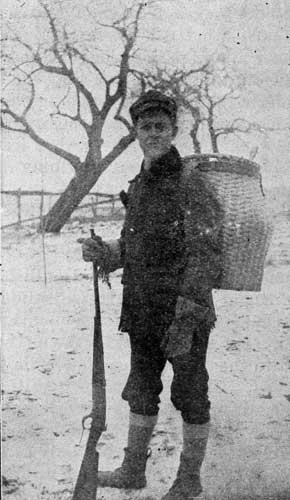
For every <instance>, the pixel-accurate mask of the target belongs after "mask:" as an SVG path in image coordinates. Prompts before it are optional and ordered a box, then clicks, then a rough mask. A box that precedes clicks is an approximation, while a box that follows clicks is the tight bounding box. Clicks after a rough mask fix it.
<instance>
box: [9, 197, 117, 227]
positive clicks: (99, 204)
mask: <svg viewBox="0 0 290 500" xmlns="http://www.w3.org/2000/svg"><path fill="white" fill-rule="evenodd" d="M61 194H62V192H55V191H44V190H24V189H23V190H22V189H17V190H5V189H3V190H1V195H5V196H11V197H12V198H15V199H16V207H15V211H16V215H15V217H16V220H15V221H14V222H10V223H7V224H3V225H1V228H2V229H5V228H7V227H12V226H17V225H18V226H21V224H23V223H25V222H32V221H37V220H39V221H41V220H43V217H44V216H45V214H44V206H45V198H46V197H48V198H49V199H50V198H52V197H55V196H60V195H61ZM26 197H34V198H35V197H39V206H38V213H39V215H37V216H33V217H26V218H23V211H22V209H23V203H22V202H23V199H24V198H26ZM85 198H90V201H89V202H86V203H83V204H82V205H79V206H78V207H76V208H75V210H74V212H75V211H80V210H84V209H90V210H91V214H92V217H94V218H96V217H97V214H98V213H99V212H100V210H101V211H102V215H105V216H112V215H113V214H114V212H115V211H117V212H120V211H121V210H122V205H121V203H120V197H119V195H116V194H112V193H99V192H90V193H88V194H87V195H86V196H85ZM2 200H3V197H2ZM2 205H3V208H5V204H4V203H2ZM35 210H37V209H36V208H35Z"/></svg>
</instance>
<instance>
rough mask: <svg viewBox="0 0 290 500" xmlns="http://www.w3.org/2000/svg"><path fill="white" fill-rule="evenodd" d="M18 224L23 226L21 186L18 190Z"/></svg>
mask: <svg viewBox="0 0 290 500" xmlns="http://www.w3.org/2000/svg"><path fill="white" fill-rule="evenodd" d="M17 224H18V226H19V227H20V226H21V188H19V189H18V191H17Z"/></svg>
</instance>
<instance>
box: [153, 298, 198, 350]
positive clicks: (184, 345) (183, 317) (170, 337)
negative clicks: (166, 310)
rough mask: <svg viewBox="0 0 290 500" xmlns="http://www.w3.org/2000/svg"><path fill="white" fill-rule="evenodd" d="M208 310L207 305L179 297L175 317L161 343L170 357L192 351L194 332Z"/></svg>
mask: <svg viewBox="0 0 290 500" xmlns="http://www.w3.org/2000/svg"><path fill="white" fill-rule="evenodd" d="M207 311H208V308H207V307H202V306H200V305H198V304H196V303H195V302H194V301H193V300H190V299H187V298H186V297H182V296H180V297H178V299H177V303H176V307H175V317H174V319H173V321H172V323H171V325H170V327H169V329H168V331H167V334H166V336H165V338H164V340H163V342H162V345H161V348H162V349H163V352H164V354H165V356H166V357H167V358H168V359H169V358H174V357H175V356H180V355H182V354H186V353H188V352H189V351H190V349H191V346H192V338H193V335H194V332H195V331H196V330H197V329H198V328H199V325H200V322H201V321H202V320H203V319H204V317H205V315H206V313H207Z"/></svg>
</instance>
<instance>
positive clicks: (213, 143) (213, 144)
mask: <svg viewBox="0 0 290 500" xmlns="http://www.w3.org/2000/svg"><path fill="white" fill-rule="evenodd" d="M210 140H211V147H212V152H213V153H219V148H218V142H217V135H216V133H215V131H214V130H213V129H210Z"/></svg>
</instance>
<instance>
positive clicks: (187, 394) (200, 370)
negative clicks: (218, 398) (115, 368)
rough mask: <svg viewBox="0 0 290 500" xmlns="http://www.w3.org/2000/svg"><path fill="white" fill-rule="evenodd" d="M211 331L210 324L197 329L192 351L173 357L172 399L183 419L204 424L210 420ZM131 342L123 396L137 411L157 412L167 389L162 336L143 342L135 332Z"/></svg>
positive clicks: (155, 413) (171, 360) (145, 412)
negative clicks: (163, 378) (208, 354)
mask: <svg viewBox="0 0 290 500" xmlns="http://www.w3.org/2000/svg"><path fill="white" fill-rule="evenodd" d="M209 333H210V328H209V327H208V326H204V327H201V328H200V329H199V330H198V331H197V332H194V335H193V341H192V347H191V350H190V352H188V353H187V354H184V355H180V356H176V357H175V358H171V359H169V361H170V363H171V364H172V368H173V380H172V384H171V401H172V402H173V404H174V406H175V408H176V409H177V410H179V411H180V412H181V414H182V418H183V420H184V421H185V422H187V423H191V424H204V423H206V422H208V421H209V419H210V401H209V399H208V373H207V369H206V351H207V346H208V338H209ZM130 341H131V370H130V374H129V377H128V380H127V383H126V385H125V388H124V390H123V393H122V397H123V399H124V400H126V401H128V403H129V406H130V410H131V411H132V412H133V413H137V414H140V415H157V413H158V410H159V403H160V397H159V396H160V393H161V391H162V389H163V385H162V381H161V375H162V372H163V369H164V367H165V364H166V361H167V360H166V358H165V356H164V354H163V352H162V350H161V348H160V341H159V340H158V339H155V338H154V337H152V336H150V337H148V338H147V339H146V340H145V339H144V338H143V339H142V340H141V341H140V338H139V339H137V336H136V335H135V334H132V335H130Z"/></svg>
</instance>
